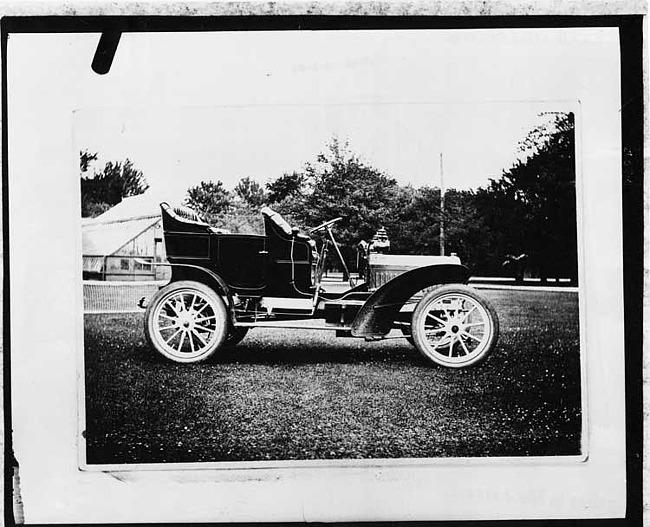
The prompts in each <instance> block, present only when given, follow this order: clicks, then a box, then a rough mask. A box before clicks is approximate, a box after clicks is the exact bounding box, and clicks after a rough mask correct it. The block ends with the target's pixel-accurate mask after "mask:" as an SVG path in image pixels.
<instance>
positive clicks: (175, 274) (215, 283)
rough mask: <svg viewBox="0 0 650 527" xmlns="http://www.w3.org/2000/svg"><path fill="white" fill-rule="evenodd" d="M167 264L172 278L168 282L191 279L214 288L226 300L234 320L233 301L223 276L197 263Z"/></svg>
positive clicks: (233, 320)
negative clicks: (170, 269)
mask: <svg viewBox="0 0 650 527" xmlns="http://www.w3.org/2000/svg"><path fill="white" fill-rule="evenodd" d="M169 265H170V267H171V268H172V279H171V280H170V283H172V282H178V281H180V280H192V281H194V282H199V283H201V284H205V285H207V286H208V287H210V288H212V289H214V290H215V291H216V292H217V293H219V295H221V296H222V297H223V298H224V299H225V300H226V303H227V307H228V313H229V314H230V318H231V319H232V322H233V323H234V322H235V302H234V300H233V298H232V293H231V292H230V289H229V287H228V284H226V282H225V281H224V279H223V278H221V277H220V276H219V275H218V274H216V273H214V272H212V271H211V270H210V269H206V268H205V267H200V266H198V265H192V264H182V263H173V264H169Z"/></svg>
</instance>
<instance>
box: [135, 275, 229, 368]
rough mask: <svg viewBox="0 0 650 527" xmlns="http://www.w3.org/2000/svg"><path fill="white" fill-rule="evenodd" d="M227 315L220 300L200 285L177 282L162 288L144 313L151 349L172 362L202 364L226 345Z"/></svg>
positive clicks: (212, 292)
mask: <svg viewBox="0 0 650 527" xmlns="http://www.w3.org/2000/svg"><path fill="white" fill-rule="evenodd" d="M228 326H229V321H228V311H227V309H226V306H225V304H224V302H223V300H222V299H221V297H220V296H219V295H218V294H217V293H216V292H215V291H214V290H212V289H211V288H210V287H208V286H206V285H204V284H201V283H199V282H191V281H180V282H174V283H171V284H169V285H167V286H165V287H163V288H162V289H161V290H160V291H158V293H156V295H155V296H154V297H153V298H152V299H151V302H150V303H149V306H148V307H147V311H146V313H145V334H146V336H147V339H148V341H149V343H150V344H151V346H152V347H153V348H154V349H155V350H156V351H158V352H159V353H160V354H161V355H162V356H164V357H165V358H167V359H170V360H173V361H175V362H185V363H188V362H201V361H204V360H206V359H207V358H208V357H210V356H211V355H212V354H213V353H214V352H215V351H216V350H217V349H219V348H220V347H221V346H222V345H223V344H224V342H225V340H226V337H227V335H228Z"/></svg>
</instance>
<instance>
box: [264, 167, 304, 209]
mask: <svg viewBox="0 0 650 527" xmlns="http://www.w3.org/2000/svg"><path fill="white" fill-rule="evenodd" d="M304 186H305V175H304V174H301V173H300V172H292V173H291V174H282V175H281V176H280V177H279V178H277V179H274V180H273V181H271V182H269V183H267V184H266V190H267V191H268V199H269V203H280V202H281V201H283V200H285V199H292V198H296V197H297V196H298V195H299V194H301V193H302V192H303V190H304Z"/></svg>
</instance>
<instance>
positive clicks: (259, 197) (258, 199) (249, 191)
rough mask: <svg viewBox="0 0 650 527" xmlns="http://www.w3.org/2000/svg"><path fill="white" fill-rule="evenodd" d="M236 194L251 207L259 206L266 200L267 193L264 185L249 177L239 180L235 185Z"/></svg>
mask: <svg viewBox="0 0 650 527" xmlns="http://www.w3.org/2000/svg"><path fill="white" fill-rule="evenodd" d="M235 194H236V195H237V196H238V197H239V198H240V199H241V200H242V201H244V203H247V204H249V205H250V206H251V207H257V208H259V207H261V206H262V205H263V204H264V203H265V202H266V193H265V192H264V189H263V188H262V186H261V185H260V184H259V183H258V182H257V181H255V180H254V179H251V178H249V177H244V178H242V179H240V180H239V183H237V186H236V187H235Z"/></svg>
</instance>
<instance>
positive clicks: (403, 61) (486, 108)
mask: <svg viewBox="0 0 650 527" xmlns="http://www.w3.org/2000/svg"><path fill="white" fill-rule="evenodd" d="M608 38H609V37H607V38H603V34H602V33H600V32H599V30H597V29H594V30H593V31H583V32H580V33H575V32H569V31H563V30H558V29H544V30H537V29H527V30H472V31H459V30H456V31H448V30H443V31H441V30H435V31H434V30H413V31H408V30H404V31H293V32H292V31H273V32H221V33H219V32H211V33H165V34H157V33H147V34H141V33H136V34H133V33H127V34H124V35H123V36H122V39H121V41H120V45H119V48H118V50H117V54H116V57H115V60H114V62H113V66H112V68H111V71H110V72H109V73H108V74H107V75H104V76H100V75H97V74H95V73H94V72H92V71H91V69H90V67H89V64H90V62H91V61H92V56H93V54H94V50H95V47H96V45H97V41H98V39H99V35H98V34H85V35H56V39H54V38H53V36H52V35H42V36H33V35H32V36H30V44H31V46H30V47H28V46H19V47H18V48H16V54H18V55H19V58H20V63H21V64H23V65H25V64H30V60H33V61H36V62H39V63H40V66H41V69H40V70H39V71H36V70H34V71H31V70H30V69H29V67H24V66H23V68H22V69H21V70H20V72H14V74H13V75H12V78H13V79H15V80H14V81H13V82H14V83H15V84H17V85H21V84H24V85H25V86H26V85H27V83H38V82H43V79H44V78H46V79H47V80H46V82H47V83H48V86H50V87H51V90H52V94H53V98H56V97H59V98H60V97H64V98H66V100H67V101H72V105H73V107H74V108H75V111H74V116H73V118H72V128H73V136H74V140H73V144H74V150H73V151H72V152H71V153H70V155H71V156H72V157H76V156H78V152H79V150H89V151H91V152H97V153H98V154H99V160H98V162H97V163H96V164H95V168H96V169H101V167H102V166H103V164H104V163H105V162H107V161H119V160H123V159H125V158H127V157H128V158H129V159H131V161H132V162H133V163H134V165H135V166H136V167H137V168H138V169H140V170H142V171H143V173H144V175H145V178H146V179H147V181H148V182H149V184H150V185H151V189H152V191H155V192H156V193H158V194H160V195H162V196H163V197H166V196H168V197H169V199H172V200H173V199H181V198H182V196H184V194H185V192H186V190H187V188H188V187H190V186H193V185H196V184H198V183H199V182H200V181H204V180H205V181H207V180H213V181H216V180H220V181H222V182H223V183H224V185H225V186H226V188H233V187H234V186H235V185H236V183H237V181H238V180H239V179H240V178H242V177H245V176H248V177H252V178H253V179H256V180H258V181H260V182H261V183H265V182H268V181H270V180H272V179H275V178H277V177H279V176H281V175H282V174H283V173H287V172H292V171H294V170H301V169H302V168H303V167H304V165H305V163H307V162H310V161H311V162H313V161H314V160H315V158H316V155H317V154H318V153H319V152H322V151H324V150H325V149H326V146H327V144H328V142H329V141H330V140H331V138H332V137H337V138H338V139H339V140H340V141H343V142H344V141H348V142H349V146H350V149H351V151H352V152H354V153H355V154H356V155H358V156H359V157H360V158H361V159H362V160H363V161H364V162H366V163H367V164H369V165H371V166H373V167H375V168H377V169H379V170H381V171H382V172H384V173H386V174H387V175H389V176H392V177H394V178H396V179H397V180H398V181H399V182H400V183H403V184H406V183H410V184H413V185H414V186H421V185H439V184H440V155H441V154H442V156H443V167H444V186H445V187H447V188H450V187H454V188H463V189H469V188H476V187H478V186H481V185H485V184H487V182H488V178H490V177H498V176H500V174H501V173H502V171H503V170H506V169H508V168H509V167H510V166H511V165H512V163H513V162H514V161H515V158H516V155H517V143H518V141H520V140H522V139H523V138H524V137H525V135H526V133H527V132H528V131H529V130H530V129H531V128H532V127H533V126H534V125H535V124H536V123H537V122H539V117H538V116H539V114H540V112H545V111H569V110H576V108H578V107H579V103H578V101H577V98H576V96H575V94H576V93H578V92H579V88H580V86H581V84H580V83H581V82H582V80H581V78H580V77H579V74H578V73H577V72H578V70H580V68H578V67H577V64H578V61H580V64H581V67H583V66H584V63H585V60H586V61H587V62H589V64H590V65H591V63H592V62H593V68H598V67H599V64H600V63H602V61H603V60H609V59H607V58H604V55H603V49H605V48H603V47H602V46H603V45H604V44H607V43H608V42H607V40H608ZM50 50H51V53H52V54H55V53H56V54H57V55H56V58H53V59H52V63H53V66H52V68H53V71H52V72H50V75H49V76H47V77H45V75H46V73H47V72H45V73H44V72H43V67H44V66H43V63H44V62H45V63H46V64H47V63H48V59H47V57H44V56H43V54H44V53H45V54H47V53H48V52H50ZM38 52H40V55H38V56H36V53H38ZM32 53H33V54H34V56H33V57H32V56H30V54H32ZM585 57H586V58H585ZM54 66H58V68H59V69H54ZM57 71H65V75H63V76H62V78H61V79H59V78H58V77H57V73H56V72H57ZM55 95H56V97H54V96H55ZM76 175H77V176H78V174H76Z"/></svg>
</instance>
